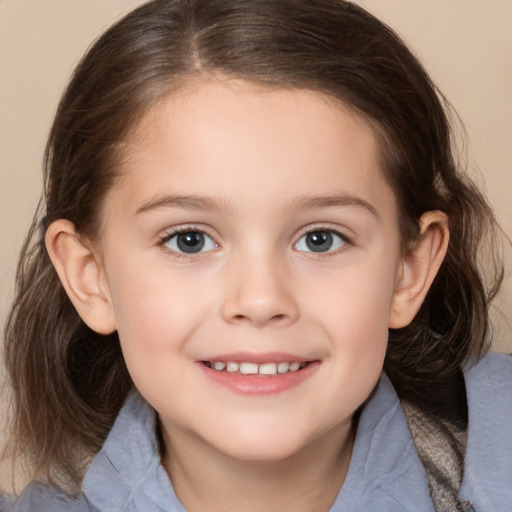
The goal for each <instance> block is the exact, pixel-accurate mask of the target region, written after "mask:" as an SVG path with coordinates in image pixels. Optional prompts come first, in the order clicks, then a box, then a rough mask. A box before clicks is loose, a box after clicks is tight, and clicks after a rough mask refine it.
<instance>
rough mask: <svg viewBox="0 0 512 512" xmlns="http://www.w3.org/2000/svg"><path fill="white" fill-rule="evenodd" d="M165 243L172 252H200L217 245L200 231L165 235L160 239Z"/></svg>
mask: <svg viewBox="0 0 512 512" xmlns="http://www.w3.org/2000/svg"><path fill="white" fill-rule="evenodd" d="M162 245H165V246H166V247H168V248H169V249H171V250H172V251H174V252H178V253H182V254H197V253H200V252H208V251H213V250H214V249H216V248H217V247H218V245H217V244H216V243H215V242H214V241H213V239H212V238H211V237H209V236H208V235H207V234H206V233H203V232H202V231H193V230H190V231H180V232H178V233H174V234H171V235H168V236H166V237H165V238H164V239H163V240H162Z"/></svg>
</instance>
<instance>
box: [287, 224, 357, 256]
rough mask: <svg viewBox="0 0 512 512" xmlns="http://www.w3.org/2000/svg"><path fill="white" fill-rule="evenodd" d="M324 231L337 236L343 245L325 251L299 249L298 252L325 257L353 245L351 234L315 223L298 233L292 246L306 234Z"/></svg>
mask: <svg viewBox="0 0 512 512" xmlns="http://www.w3.org/2000/svg"><path fill="white" fill-rule="evenodd" d="M324 232H327V233H331V234H333V235H336V236H338V237H339V238H340V239H341V240H342V241H343V245H342V246H341V247H340V248H338V249H334V250H329V251H326V252H315V251H299V252H304V253H306V254H308V255H309V256H313V257H317V258H318V257H322V258H325V257H328V256H335V255H337V254H339V253H340V252H341V251H343V250H345V249H346V248H347V246H353V245H355V242H354V239H353V238H352V237H351V236H348V235H347V234H346V233H344V232H343V231H340V230H339V229H336V228H332V227H327V226H325V225H315V226H308V228H307V229H306V230H304V231H303V232H302V233H301V234H300V236H299V237H298V238H297V241H296V242H295V243H294V244H293V247H295V246H296V245H297V244H298V243H299V241H300V240H302V238H304V237H305V236H307V235H308V234H312V233H324Z"/></svg>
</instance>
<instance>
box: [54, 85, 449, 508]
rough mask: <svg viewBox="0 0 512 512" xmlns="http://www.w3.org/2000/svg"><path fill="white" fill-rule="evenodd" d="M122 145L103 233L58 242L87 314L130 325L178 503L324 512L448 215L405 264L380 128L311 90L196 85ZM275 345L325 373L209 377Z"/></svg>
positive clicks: (70, 233)
mask: <svg viewBox="0 0 512 512" xmlns="http://www.w3.org/2000/svg"><path fill="white" fill-rule="evenodd" d="M127 148H128V155H129V158H127V159H126V162H127V163H126V164H125V165H124V167H123V169H122V170H121V174H122V176H121V178H120V180H119V181H118V183H117V185H116V186H115V188H113V189H112V190H111V191H109V193H108V194H107V198H106V200H105V204H104V210H103V212H102V214H103V230H102V234H101V237H100V240H98V241H97V242H96V243H95V244H91V245H87V244H85V243H84V242H83V241H81V240H79V239H78V237H77V236H76V233H75V232H74V228H73V226H72V224H71V223H69V222H68V221H64V220H61V221H57V222H56V223H54V224H53V225H52V226H51V227H50V229H49V230H48V231H49V232H48V234H47V246H48V248H49V253H50V255H51V257H52V260H53V262H54V264H55V266H56V268H57V270H58V272H59V275H60V276H61V279H62V281H63V284H64V286H65V287H66V290H67V291H68V294H69V295H70V298H71V299H72V301H73V302H74V304H75V307H76V308H77V310H78V311H79V313H80V314H81V316H82V318H83V319H84V320H85V321H86V322H87V323H88V324H89V325H90V326H91V327H92V328H93V329H95V330H97V331H99V332H105V333H106V332H111V331H113V330H115V329H117V330H118V332H119V336H120V340H121V345H122V349H123V354H124V357H125V360H126V364H127V366H128V369H129V371H130V374H131V376H132V378H133V381H134V383H135V385H136V387H137V388H138V389H139V391H140V392H141V394H142V395H143V396H144V397H145V398H146V400H148V402H149V403H150V404H151V405H152V406H153V407H154V408H155V409H156V411H157V412H158V414H159V419H160V426H161V429H162V435H163V439H164V444H165V451H164V454H163V458H162V463H163V465H164V467H165V468H166V470H167V472H168V473H169V475H170V477H171V479H172V482H173V485H174V487H175V490H176V492H177V494H178V496H179V498H180V499H181V501H182V502H183V503H184V505H185V507H186V508H187V510H190V511H191V512H193V511H199V510H200V511H203V512H204V511H207V512H210V511H212V512H213V511H217V510H239V511H244V510H267V511H273V510H275V511H277V510H297V511H313V510H314V511H318V510H328V509H329V507H330V505H331V504H332V502H333V501H334V499H335V497H336V495H337V493H338V492H339V489H340V487H341V485H342V484H343V481H344V479H345V476H346V472H347V470H348V466H349V462H350V456H351V450H352V445H353V439H354V431H355V428H354V427H355V426H354V425H353V415H354V411H355V410H356V409H357V408H358V407H359V406H360V405H361V404H362V403H363V402H364V401H365V399H366V398H367V397H368V396H369V394H370V393H371V391H372V389H373V388H374V386H375V384H376V383H377V381H378V378H379V375H380V373H381V370H382V365H383V361H384V356H385V352H386V344H387V337H388V328H389V327H399V326H402V325H404V324H405V323H408V322H409V321H410V320H411V319H412V317H413V316H414V314H415V313H416V311H417V309H418V308H419V305H420V304H421V301H422V300H423V298H424V295H425V294H426V291H427V290H428V286H429V285H430V282H431V280H432V279H433V277H434V275H435V272H436V271H437V268H438V266H439V265H440V263H441V261H442V258H443V256H444V251H445V250H446V244H447V241H448V234H447V228H446V219H445V218H444V216H443V215H442V214H440V212H427V214H425V215H424V216H423V217H422V221H421V223H420V237H419V238H418V242H417V244H416V246H415V248H414V249H412V250H411V252H410V253H408V254H405V255H404V254H402V252H401V249H400V233H399V229H398V221H397V204H396V198H395V196H394V193H393V191H392V190H391V188H390V186H389V184H388V182H387V181H386V180H385V178H384V175H383V172H382V169H381V164H380V158H379V148H378V144H377V141H376V138H375V136H374V133H373V131H372V129H371V127H370V125H369V124H368V123H367V122H366V121H365V120H364V119H363V118H362V117H360V116H358V115H357V114H355V113H354V112H352V111H350V110H349V109H347V108H342V107H341V106H339V105H338V106H335V105H334V104H333V102H332V101H329V100H328V99H326V98H325V97H323V96H322V95H320V94H318V93H314V92H310V91H296V90H286V91H282V90H263V89H261V88H258V87H257V86H254V85H251V84H248V83H244V82H239V81H221V80H216V79H205V80H199V81H197V82H195V83H191V84H189V85H188V86H187V87H186V88H185V89H183V90H182V91H180V92H179V93H174V94H173V95H171V96H170V97H168V98H167V99H166V100H165V101H164V102H162V103H161V104H159V105H158V107H157V108H155V109H153V110H151V111H149V112H148V113H147V114H146V116H145V118H144V119H143V121H142V122H141V124H140V125H139V127H138V128H137V130H136V131H135V132H134V133H133V134H132V137H131V139H130V140H129V141H127ZM177 197H179V198H180V199H179V200H177V199H176V198H177ZM184 198H185V199H184ZM205 198H206V199H205ZM198 199H199V200H198ZM176 229H181V230H188V231H197V232H204V233H206V234H207V235H208V238H206V239H205V240H206V246H205V250H204V251H202V252H199V253H196V254H188V255H187V254H182V253H179V252H177V245H176V243H175V242H176V240H177V239H176V237H174V238H172V236H173V233H174V232H175V230H176ZM309 231H316V232H318V231H323V232H326V231H329V232H336V234H335V235H334V245H333V246H332V247H333V248H332V249H329V250H327V251H325V252H312V251H311V250H310V248H309V246H308V245H307V244H306V238H305V234H306V233H307V232H309ZM275 352H279V353H286V354H291V355H293V356H294V357H297V358H300V359H301V360H307V361H312V362H314V365H312V368H313V369H312V370H311V369H310V373H309V375H308V377H307V378H306V379H304V380H302V381H301V382H300V383H299V384H297V385H295V386H292V387H291V388H290V389H287V390H285V391H282V392H279V393H272V394H258V393H256V394H247V393H242V392H239V391H237V390H233V389H230V388H229V387H225V386H221V385H218V384H217V383H215V382H212V380H211V379H210V378H209V377H208V376H207V374H206V373H205V371H204V368H202V367H201V361H212V360H217V359H220V358H222V356H223V355H225V354H232V353H243V354H244V357H245V355H247V357H254V358H256V359H258V358H262V357H264V356H265V355H268V354H269V353H275ZM253 378H258V377H253Z"/></svg>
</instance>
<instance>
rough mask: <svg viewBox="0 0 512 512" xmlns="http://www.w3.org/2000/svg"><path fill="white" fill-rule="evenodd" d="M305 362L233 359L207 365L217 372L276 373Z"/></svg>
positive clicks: (293, 370)
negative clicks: (238, 361) (260, 361)
mask: <svg viewBox="0 0 512 512" xmlns="http://www.w3.org/2000/svg"><path fill="white" fill-rule="evenodd" d="M305 365H306V363H299V362H297V361H293V362H286V361H283V362H280V363H277V362H276V363H262V364H257V363H237V362H235V361H228V362H227V363H225V362H224V361H213V362H211V363H209V366H210V367H211V368H213V369H214V370H217V371H219V372H221V371H224V370H227V371H228V372H229V373H235V372H240V373H242V374H244V375H256V374H259V375H276V374H278V373H287V372H296V371H297V370H299V369H300V368H301V367H304V366H305Z"/></svg>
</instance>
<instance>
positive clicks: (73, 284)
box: [45, 219, 116, 334]
mask: <svg viewBox="0 0 512 512" xmlns="http://www.w3.org/2000/svg"><path fill="white" fill-rule="evenodd" d="M45 243H46V250H47V251H48V254H49V256H50V259H51V261H52V263H53V266H54V267H55V270H56V271H57V274H58V275H59V278H60V280H61V283H62V285H63V286H64V289H65V290H66V293H67V294H68V297H69V299H70V300H71V302H72V303H73V305H74V306H75V309H76V310H77V312H78V314H79V315H80V317H81V318H82V320H83V321H84V322H85V323H86V324H87V325H88V326H89V327H90V328H91V329H92V330H93V331H96V332H98V333H100V334H110V333H112V332H114V331H115V330H116V324H115V319H114V314H113V310H112V307H111V300H110V295H109V289H108V284H107V281H106V278H105V275H104V272H103V269H102V265H101V260H100V258H99V256H98V255H97V254H96V253H95V252H94V251H93V249H92V248H91V247H89V246H88V245H87V244H86V243H85V242H84V241H83V240H82V239H81V238H80V237H79V236H78V234H77V233H76V230H75V226H74V225H73V224H72V223H71V222H69V221H68V220H64V219H59V220H56V221H55V222H52V224H50V226H49V227H48V230H47V231H46V237H45Z"/></svg>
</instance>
